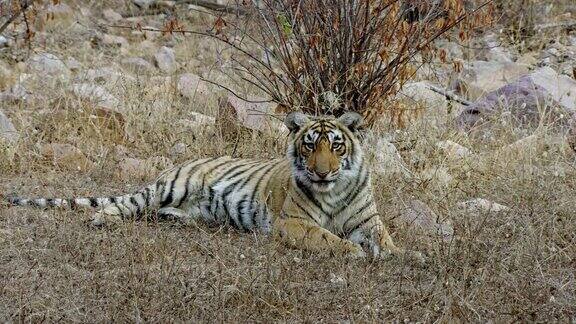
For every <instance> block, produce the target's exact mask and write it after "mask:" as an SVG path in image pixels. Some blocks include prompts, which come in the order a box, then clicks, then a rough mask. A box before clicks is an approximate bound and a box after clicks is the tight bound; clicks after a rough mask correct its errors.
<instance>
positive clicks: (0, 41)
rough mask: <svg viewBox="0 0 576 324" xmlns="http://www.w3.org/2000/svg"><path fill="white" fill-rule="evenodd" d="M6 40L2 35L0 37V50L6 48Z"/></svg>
mask: <svg viewBox="0 0 576 324" xmlns="http://www.w3.org/2000/svg"><path fill="white" fill-rule="evenodd" d="M8 43H9V42H8V39H7V38H6V37H4V36H2V35H0V48H2V47H8Z"/></svg>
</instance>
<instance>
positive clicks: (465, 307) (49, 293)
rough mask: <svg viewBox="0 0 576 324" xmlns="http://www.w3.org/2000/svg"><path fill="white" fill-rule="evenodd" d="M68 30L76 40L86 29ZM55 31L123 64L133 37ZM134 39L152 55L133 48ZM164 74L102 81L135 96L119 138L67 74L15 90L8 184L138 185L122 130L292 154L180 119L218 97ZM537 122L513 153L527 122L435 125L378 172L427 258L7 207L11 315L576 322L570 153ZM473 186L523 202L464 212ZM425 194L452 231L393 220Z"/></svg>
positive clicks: (383, 192)
mask: <svg viewBox="0 0 576 324" xmlns="http://www.w3.org/2000/svg"><path fill="white" fill-rule="evenodd" d="M193 19H196V18H194V17H193ZM67 31H68V32H69V34H68V36H66V37H69V38H70V39H74V37H75V35H76V34H75V33H80V32H82V31H74V30H70V29H68V30H67ZM76 36H77V35H76ZM125 36H127V37H129V38H130V39H131V40H132V39H133V38H134V37H135V36H133V35H132V36H131V35H128V34H126V35H125ZM59 37H63V36H62V35H61V34H60V35H58V34H55V35H54V36H50V37H49V38H48V42H47V44H46V49H47V50H48V51H49V52H52V53H56V54H58V55H60V56H63V57H66V56H74V57H76V58H77V59H78V60H79V61H81V63H82V64H83V65H84V66H85V67H89V66H108V65H110V63H109V62H114V61H116V60H118V55H119V49H114V48H106V49H102V48H91V47H88V46H75V47H71V48H67V47H65V46H63V45H62V44H63V43H61V42H60V41H58V38H59ZM80 39H82V38H80ZM173 41H175V42H176V43H177V44H176V50H177V55H178V58H179V60H180V62H190V61H192V59H198V58H199V57H201V56H202V60H205V61H206V62H208V64H207V65H205V66H204V65H203V66H200V67H198V66H194V65H193V64H189V65H186V66H183V67H182V68H181V71H190V72H194V73H198V74H206V73H208V71H210V68H209V63H211V62H213V60H214V58H213V57H210V55H209V54H207V53H210V52H209V51H208V50H210V49H211V48H212V46H213V45H210V44H209V43H208V42H205V43H199V41H198V39H195V38H193V37H186V38H179V39H176V40H173ZM157 42H159V43H160V42H163V40H159V41H157ZM80 43H81V42H80ZM197 44H199V45H197ZM130 53H134V54H136V53H138V54H139V55H142V52H140V51H139V50H137V49H136V48H135V47H132V48H131V49H130ZM144 55H149V54H146V53H144ZM151 84H152V81H151V80H150V78H148V77H143V78H141V79H139V81H138V82H136V83H134V82H127V81H119V83H116V84H105V86H106V87H107V88H109V89H110V90H111V91H112V92H113V93H114V94H116V95H117V96H118V97H119V98H121V99H122V100H123V101H124V103H125V105H126V110H127V113H126V119H127V125H128V129H130V132H129V133H130V136H128V137H127V139H125V140H123V141H121V142H119V141H118V140H117V139H115V138H114V137H113V136H112V137H107V136H106V132H104V131H103V130H102V129H100V128H98V127H97V126H91V123H90V122H89V121H90V117H89V114H86V113H81V112H79V111H78V108H79V107H83V104H82V103H80V102H78V101H77V100H76V99H74V98H73V97H72V96H71V95H70V94H69V93H68V92H66V91H65V90H64V87H61V86H52V87H49V86H38V89H32V90H33V92H34V91H41V90H42V89H44V92H46V93H47V95H48V96H49V97H48V100H45V99H42V100H34V99H31V100H30V101H29V102H27V103H26V104H20V105H17V104H14V105H12V104H10V105H9V104H4V103H2V105H1V106H0V107H1V108H2V109H3V110H4V111H5V112H6V113H7V114H8V115H9V116H10V117H11V118H12V120H13V121H14V122H15V123H16V124H17V127H18V128H19V129H20V130H22V132H23V137H24V138H23V140H22V141H21V143H20V144H19V146H18V148H17V154H16V156H15V157H12V158H10V156H9V155H8V154H2V155H1V158H0V193H8V192H17V193H19V194H21V195H23V196H42V195H46V196H72V195H85V194H94V195H100V194H102V195H105V194H106V195H107V194H111V193H120V192H125V191H129V190H132V189H134V188H136V187H138V186H139V185H142V183H141V182H138V181H131V182H128V183H127V182H124V181H121V180H119V179H118V178H116V177H115V176H114V173H115V171H116V170H117V169H118V165H117V161H116V158H115V153H114V152H115V146H116V145H118V144H122V145H124V146H125V147H126V148H127V150H128V152H129V154H130V155H131V156H134V157H138V158H147V157H149V156H152V155H161V156H170V149H171V147H172V146H173V145H174V144H175V143H177V142H184V143H186V144H187V145H188V150H187V151H186V153H185V154H184V155H182V156H175V157H173V161H174V162H175V163H178V162H181V161H184V160H186V159H191V158H197V157H201V156H216V155H222V154H232V153H233V152H236V154H237V155H239V156H261V157H276V156H281V155H282V154H283V153H282V152H283V148H284V146H285V142H284V139H272V138H266V137H261V136H253V137H252V136H241V137H240V138H239V139H238V140H237V143H236V141H225V140H224V139H223V138H222V137H221V136H220V135H219V130H218V129H217V130H216V131H215V133H211V132H208V131H203V130H199V129H196V130H190V129H178V127H174V125H175V124H176V121H177V120H178V119H180V118H186V117H187V114H188V113H189V112H190V111H200V112H204V113H207V114H212V115H214V114H215V113H216V102H215V100H214V98H212V97H208V98H206V97H200V96H199V97H198V98H196V99H195V100H192V101H188V100H185V99H183V98H180V97H179V96H177V95H175V93H174V92H171V91H161V92H159V93H157V94H151V93H149V92H148V91H147V90H146V89H149V88H151V87H152V86H151ZM539 132H541V134H542V135H541V140H539V142H538V143H536V144H537V145H532V146H530V147H527V148H524V149H521V150H520V151H518V152H516V153H514V152H509V150H504V151H503V152H502V151H498V150H497V148H498V147H500V146H502V145H504V143H509V142H512V141H513V139H514V138H516V137H518V136H519V135H518V132H517V130H514V129H503V130H502V131H501V132H499V133H498V134H499V135H498V137H497V139H496V140H495V141H494V142H492V143H491V144H490V145H488V146H485V145H484V144H481V143H478V142H475V141H474V140H472V139H469V138H468V137H466V136H463V135H462V134H456V133H453V132H450V131H445V130H442V129H433V128H430V127H429V126H427V125H426V123H415V124H414V125H412V126H410V127H408V128H407V129H406V132H401V133H397V134H396V139H397V143H396V144H397V146H398V147H399V149H400V150H401V153H402V155H403V157H404V160H405V161H406V162H407V164H408V166H409V168H410V169H411V170H412V171H413V172H414V174H415V177H414V178H413V179H405V178H402V177H401V176H391V177H389V178H384V177H377V178H376V179H375V187H376V191H377V196H378V198H379V202H380V208H381V211H382V214H383V215H385V217H386V218H387V223H389V224H390V226H391V231H392V232H393V236H394V238H395V239H396V241H397V242H398V244H400V245H402V246H411V247H413V248H415V249H418V250H422V251H425V252H426V253H427V254H428V256H429V265H428V267H427V268H425V269H419V268H414V267H412V266H411V265H410V264H408V263H405V262H403V261H402V260H392V261H387V262H376V263H371V262H368V261H362V260H359V261H353V262H350V261H343V260H339V259H335V258H330V257H326V256H315V255H310V254H309V253H306V252H302V251H295V250H291V249H287V248H285V247H283V246H278V245H277V244H276V243H274V242H271V241H269V240H268V239H266V238H264V237H261V236H256V235H246V234H239V233H236V232H235V231H233V230H229V229H225V228H224V229H211V228H207V227H205V226H202V225H200V226H199V227H182V226H179V225H177V224H173V223H153V222H126V223H124V224H122V225H120V226H119V227H118V228H116V229H94V228H92V227H90V226H88V225H87V223H86V220H87V219H88V217H89V213H84V212H71V211H58V210H49V211H38V210H32V209H23V208H6V207H3V206H0V321H2V322H6V321H7V322H12V321H13V322H16V321H34V322H40V321H48V322H56V321H65V322H109V321H122V322H128V321H130V322H135V321H149V322H168V321H177V322H184V321H186V322H197V321H201V322H213V321H225V322H237V321H239V322H247V321H250V322H253V321H258V322H269V321H291V322H292V321H297V322H304V321H310V322H316V321H326V322H341V321H353V322H368V321H374V322H376V321H378V322H381V321H392V320H397V321H409V322H413V321H420V322H424V321H425V322H435V321H438V322H440V321H442V322H446V321H453V320H459V321H465V322H470V321H475V322H484V321H487V320H494V321H496V322H512V321H521V322H526V321H541V322H544V321H546V322H547V321H559V322H570V321H572V322H574V321H576V278H575V276H576V272H575V269H576V258H575V255H576V234H575V233H576V214H575V212H574V211H576V199H574V197H576V169H575V163H574V156H573V155H572V154H571V153H569V152H566V151H565V150H564V147H563V146H562V145H557V144H555V143H556V141H557V137H556V136H554V135H553V134H551V133H549V132H546V131H545V130H539ZM445 139H451V140H453V141H456V142H459V143H461V144H464V145H468V146H470V147H472V148H473V149H474V151H476V152H479V153H478V154H477V155H474V156H473V157H470V158H465V159H463V160H451V159H448V158H447V157H446V155H445V154H444V153H442V152H441V151H440V150H439V149H437V148H436V147H435V143H436V142H437V141H439V140H445ZM50 142H61V143H70V144H73V145H75V146H77V147H78V148H80V149H81V150H82V151H83V152H84V153H85V154H86V155H87V156H88V157H89V158H90V159H91V160H92V161H93V162H94V163H95V165H94V167H93V168H92V169H91V170H90V171H87V172H67V171H63V170H58V169H57V168H55V167H54V166H52V165H51V164H50V163H49V162H47V161H45V160H43V159H42V158H41V156H40V155H39V149H38V146H39V145H42V144H47V143H50ZM424 174H431V176H424ZM446 174H449V175H450V177H449V178H447V177H446ZM475 197H483V198H487V199H491V200H494V201H497V202H498V203H501V204H504V205H507V206H509V207H510V210H508V211H506V212H501V213H479V214H475V213H470V212H465V211H461V210H459V209H457V208H456V204H457V202H460V201H462V200H467V199H470V198H475ZM414 198H417V199H420V200H422V201H424V202H426V203H427V204H428V205H429V206H430V207H431V208H432V209H434V210H435V211H436V212H437V213H438V215H440V216H441V217H442V218H449V219H451V220H452V223H453V225H454V228H455V234H456V235H455V239H454V240H453V241H452V242H449V243H441V242H440V240H438V239H435V238H430V237H426V236H422V235H416V234H415V233H416V231H414V230H413V229H411V228H400V227H398V228H396V227H394V226H392V222H391V221H389V219H390V218H393V217H394V216H395V215H396V214H397V210H398V206H400V205H401V204H402V203H403V202H405V201H408V200H411V199H414Z"/></svg>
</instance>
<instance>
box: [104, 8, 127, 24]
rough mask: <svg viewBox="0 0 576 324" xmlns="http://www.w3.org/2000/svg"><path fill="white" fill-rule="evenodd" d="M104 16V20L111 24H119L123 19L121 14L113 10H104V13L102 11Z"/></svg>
mask: <svg viewBox="0 0 576 324" xmlns="http://www.w3.org/2000/svg"><path fill="white" fill-rule="evenodd" d="M102 15H104V19H106V20H108V21H109V22H111V23H117V22H119V21H120V20H122V19H123V18H122V15H121V14H119V13H117V12H116V11H114V10H112V9H104V11H102Z"/></svg>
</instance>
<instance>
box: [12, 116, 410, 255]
mask: <svg viewBox="0 0 576 324" xmlns="http://www.w3.org/2000/svg"><path fill="white" fill-rule="evenodd" d="M361 122H362V118H361V116H360V115H358V114H356V113H347V114H345V115H343V116H342V117H340V118H338V119H334V118H328V117H320V118H309V117H308V116H305V115H303V114H301V113H292V114H289V115H288V116H287V117H286V121H285V123H286V125H287V126H288V128H289V129H290V139H289V143H288V149H287V155H286V157H287V158H282V159H276V160H270V161H262V160H252V159H235V158H231V157H218V158H209V159H199V160H194V161H189V162H187V163H185V164H183V165H180V166H178V167H175V168H173V169H171V170H168V171H165V172H164V173H163V174H161V175H160V176H159V177H158V179H157V180H156V182H154V183H153V184H151V185H149V186H147V187H144V188H143V189H141V190H139V191H137V192H135V193H132V194H127V195H123V196H118V197H107V198H74V199H46V198H39V199H23V198H10V199H9V202H10V203H11V204H13V205H21V206H35V207H52V206H58V207H76V206H86V207H92V208H95V209H98V210H99V211H98V212H97V213H96V215H95V217H94V222H95V223H97V224H101V223H102V222H104V221H109V220H111V219H113V220H120V219H123V218H127V217H138V216H140V215H142V214H144V213H145V212H146V211H156V212H157V213H158V215H159V216H161V217H171V218H176V219H179V220H181V221H184V222H187V221H195V220H197V219H199V220H203V221H205V222H208V223H212V224H230V225H232V226H234V227H236V228H238V229H240V230H242V231H261V232H264V233H272V234H273V235H274V236H275V237H276V238H277V239H279V240H281V241H283V242H285V243H287V244H288V245H290V246H293V247H298V248H304V249H309V250H314V251H323V250H324V251H331V252H334V253H344V254H349V255H356V256H363V255H365V254H366V253H368V254H371V255H373V256H381V255H385V254H389V253H393V254H398V253H402V252H403V251H404V250H402V249H400V248H398V247H396V246H395V245H394V244H393V242H392V240H391V238H390V236H389V234H388V232H387V230H386V228H385V226H384V224H383V223H382V220H381V218H380V215H379V214H378V211H377V209H376V205H375V203H374V199H373V194H372V187H371V180H370V171H369V169H368V166H367V164H366V162H365V160H364V156H363V153H362V148H361V145H360V143H359V141H358V138H357V136H356V135H355V132H356V130H357V128H358V126H359V125H360V123H361ZM413 254H414V255H415V256H416V258H420V256H418V255H417V254H416V253H413Z"/></svg>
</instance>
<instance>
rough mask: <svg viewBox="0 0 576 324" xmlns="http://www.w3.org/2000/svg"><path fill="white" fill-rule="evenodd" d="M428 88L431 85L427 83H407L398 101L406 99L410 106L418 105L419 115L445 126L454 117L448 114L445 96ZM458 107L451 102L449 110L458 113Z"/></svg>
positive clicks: (447, 103)
mask: <svg viewBox="0 0 576 324" xmlns="http://www.w3.org/2000/svg"><path fill="white" fill-rule="evenodd" d="M430 87H431V84H430V83H428V82H427V81H419V82H413V83H407V84H405V85H404V87H402V90H401V92H400V96H399V97H398V99H400V100H405V98H408V101H409V104H410V105H411V106H413V104H414V103H416V104H419V105H420V107H421V108H422V113H421V115H422V116H423V117H424V118H426V119H427V120H430V121H432V122H434V123H435V124H437V125H442V124H445V123H446V122H448V120H450V119H452V118H453V117H454V116H451V114H450V113H449V102H448V100H446V97H445V96H443V95H441V94H439V93H437V92H434V91H432V90H431V89H430ZM460 107H461V105H460V104H458V103H455V102H453V103H452V107H451V109H453V110H454V111H456V112H458V111H459V110H461V108H460ZM454 108H456V109H454Z"/></svg>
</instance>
